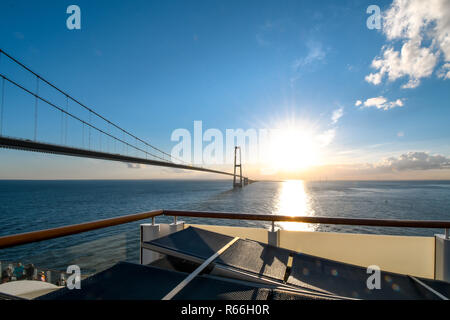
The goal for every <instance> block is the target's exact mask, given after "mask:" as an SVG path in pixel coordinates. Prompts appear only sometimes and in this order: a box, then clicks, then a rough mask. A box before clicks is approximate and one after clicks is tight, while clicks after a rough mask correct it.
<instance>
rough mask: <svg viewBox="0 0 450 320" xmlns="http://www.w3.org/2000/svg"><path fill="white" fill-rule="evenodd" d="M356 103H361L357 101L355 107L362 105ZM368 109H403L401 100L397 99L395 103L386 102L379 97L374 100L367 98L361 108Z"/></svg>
mask: <svg viewBox="0 0 450 320" xmlns="http://www.w3.org/2000/svg"><path fill="white" fill-rule="evenodd" d="M358 102H361V101H360V100H358V101H357V103H356V104H355V105H356V106H359V105H361V104H362V102H361V103H358ZM370 107H375V108H377V109H382V110H389V109H392V108H395V107H403V101H402V100H401V99H397V100H395V101H388V100H387V99H386V98H385V97H383V96H379V97H376V98H369V99H367V100H366V101H364V105H363V106H362V108H370Z"/></svg>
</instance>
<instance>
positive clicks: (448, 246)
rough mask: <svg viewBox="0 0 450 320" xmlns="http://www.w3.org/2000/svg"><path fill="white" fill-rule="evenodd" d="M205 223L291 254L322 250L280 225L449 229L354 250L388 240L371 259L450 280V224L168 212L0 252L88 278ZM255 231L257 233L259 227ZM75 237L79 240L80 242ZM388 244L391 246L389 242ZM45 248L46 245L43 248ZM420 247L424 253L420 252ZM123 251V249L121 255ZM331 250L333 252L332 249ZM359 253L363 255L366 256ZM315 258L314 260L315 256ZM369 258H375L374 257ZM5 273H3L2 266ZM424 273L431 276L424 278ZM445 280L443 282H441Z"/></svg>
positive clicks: (0, 256)
mask: <svg viewBox="0 0 450 320" xmlns="http://www.w3.org/2000/svg"><path fill="white" fill-rule="evenodd" d="M181 218H183V220H186V223H184V222H183V221H179V220H181ZM172 219H173V220H172ZM211 219H214V220H211ZM223 219H227V220H233V222H227V223H224V225H225V226H222V223H221V222H220V220H223ZM143 220H147V221H148V220H151V223H148V222H145V221H144V222H141V223H140V225H139V226H140V235H139V233H138V232H136V231H137V230H136V231H133V230H131V231H130V230H129V229H130V228H128V227H127V228H124V227H123V226H122V225H124V224H128V223H136V222H138V221H143ZM156 220H158V221H156ZM199 221H201V226H203V227H205V228H210V229H211V230H218V231H217V232H221V230H222V229H224V230H225V229H227V228H230V227H231V228H232V227H235V228H234V229H235V230H234V231H236V232H240V233H241V234H242V235H243V236H244V237H246V235H250V234H251V233H253V234H255V235H257V236H258V237H259V238H258V239H257V238H255V239H254V240H257V241H262V240H259V239H265V240H264V241H266V243H269V244H271V245H279V246H281V247H286V248H288V247H287V246H286V243H287V241H288V240H286V239H288V238H289V239H290V240H289V241H291V243H290V245H291V246H292V247H291V248H288V249H291V250H296V251H298V250H300V249H298V248H299V247H301V249H302V250H303V252H304V250H305V245H307V246H309V247H314V250H316V249H317V246H318V244H315V243H314V239H313V238H305V237H309V236H308V233H307V232H306V233H305V232H303V233H302V232H297V233H296V232H290V231H285V230H282V229H280V228H276V224H277V225H278V224H279V223H285V222H294V223H305V224H317V225H342V226H361V227H363V226H365V227H392V228H422V229H423V228H426V229H441V230H442V229H443V230H445V232H444V233H445V235H435V237H434V238H433V237H415V236H400V237H397V238H399V239H398V240H395V239H393V238H389V237H390V236H385V235H381V236H380V237H378V238H377V240H372V239H370V237H372V236H373V235H363V234H359V235H358V236H357V242H360V243H359V244H358V243H354V242H351V243H352V244H351V247H352V248H353V247H355V246H356V245H358V246H360V247H361V246H363V245H362V243H363V242H364V241H366V240H367V241H366V243H368V248H371V249H369V250H365V249H364V248H363V250H365V252H366V251H367V252H368V251H371V250H372V251H373V249H372V245H373V244H376V246H378V247H380V246H379V245H378V244H379V243H376V242H378V241H379V240H382V241H381V242H383V241H391V240H392V242H385V243H387V246H388V248H387V247H383V248H380V249H379V255H378V256H376V257H375V255H373V254H372V256H371V258H373V257H375V258H376V259H378V258H379V257H380V256H383V257H384V259H385V260H386V261H388V262H389V261H394V260H398V258H399V256H398V255H397V253H398V254H399V255H403V256H402V259H403V257H405V259H406V260H405V259H404V260H403V261H406V262H405V263H404V265H408V264H409V265H411V266H410V267H408V269H407V270H406V271H405V272H409V270H412V272H411V274H415V275H418V276H425V277H429V278H437V277H438V275H439V274H442V273H446V272H447V275H444V276H445V277H448V276H449V275H448V274H449V273H450V255H448V254H446V252H450V238H449V230H450V221H442V220H440V221H438V220H398V219H368V218H343V217H319V216H289V215H276V214H255V213H234V212H205V211H186V210H163V209H159V210H153V211H148V212H142V213H137V214H131V215H124V216H119V217H113V218H107V219H102V220H96V221H91V222H84V223H78V224H73V225H67V226H61V227H56V228H51V229H45V230H37V231H31V232H25V233H20V234H13V235H5V236H1V237H0V249H3V250H0V261H1V260H8V259H9V258H10V257H11V256H15V257H18V258H20V260H21V262H24V263H26V262H28V263H29V262H31V263H35V262H36V263H35V264H36V266H38V267H40V266H41V265H42V266H43V267H46V268H56V266H55V265H58V266H57V268H58V269H60V270H63V269H64V270H65V269H66V268H67V266H66V264H70V265H72V264H76V265H80V268H81V269H83V270H85V271H84V273H87V274H93V273H96V272H99V271H101V270H104V269H105V268H108V267H110V266H112V265H113V264H115V263H116V262H118V261H123V260H127V261H137V260H140V262H141V263H144V264H145V263H147V262H148V261H147V260H146V259H153V258H152V256H151V254H150V255H148V254H147V256H146V253H144V251H145V250H144V249H143V246H142V244H143V242H145V241H150V240H151V239H152V238H155V237H160V236H164V235H165V234H167V233H171V232H175V231H177V230H181V229H183V228H185V226H186V225H187V224H190V225H194V226H199V224H198V223H199ZM157 222H158V224H157ZM258 222H260V223H258ZM195 223H197V224H195ZM215 225H216V226H215ZM219 225H220V226H219ZM255 225H256V228H255V227H254V226H255ZM114 226H116V228H114ZM121 226H122V227H121ZM137 227H138V225H136V228H137ZM105 228H110V229H105ZM214 228H216V229H214ZM232 229H233V228H232ZM95 230H97V231H95ZM102 230H103V231H102ZM228 230H230V229H228ZM353 231H354V229H353ZM353 231H352V232H353ZM224 232H225V231H224ZM441 233H442V232H441ZM310 234H311V236H312V237H317V233H315V232H312V233H310ZM314 234H316V235H314ZM348 235H349V233H346V234H345V233H342V232H340V233H330V232H325V233H321V235H319V236H320V237H321V239H322V240H324V239H325V238H327V239H328V238H329V239H331V240H326V241H322V242H324V243H325V246H329V245H331V246H334V247H336V250H337V251H339V250H341V248H340V247H342V248H344V247H345V245H341V244H342V243H343V242H339V241H347V240H345V239H344V238H347V239H348V238H349V237H348ZM69 236H74V238H73V237H69ZM61 237H68V238H67V239H65V241H58V242H55V241H53V242H52V241H51V240H52V239H56V238H61ZM250 238H251V237H250ZM388 238H389V240H387V239H388ZM305 239H306V240H305ZM355 239H356V237H355ZM364 239H366V240H364ZM383 239H384V240H383ZM335 240H338V241H335ZM394 240H395V241H397V243H396V244H395V243H394ZM283 241H284V242H283ZM40 242H44V243H43V244H41V243H40ZM381 242H380V243H381ZM33 243H35V244H33ZM22 245H24V247H18V246H22ZM418 245H419V247H420V248H422V249H418V248H419V247H418ZM118 248H120V252H119V253H118V251H119V249H118ZM352 248H348V242H347V248H346V249H345V250H347V251H352V250H353V249H352ZM325 249H326V250H328V249H329V248H325ZM333 250H334V249H333ZM355 250H356V249H355ZM420 250H421V251H420ZM328 251H329V250H328ZM337 251H336V252H335V255H337V254H338V252H337ZM11 252H12V253H11ZM352 252H353V251H352ZM358 252H361V250H360V251H358ZM312 254H314V252H313V253H312ZM368 254H370V252H369V253H368ZM44 255H48V256H49V257H50V258H47V257H43V256H44ZM350 256H351V257H350V258H355V257H354V256H355V254H353V256H352V254H351V252H350ZM22 258H23V259H22ZM48 259H54V260H55V261H57V260H58V261H60V262H61V263H59V262H58V263H56V264H52V265H51V266H50V265H49V266H47V265H46V262H48V261H49V260H48ZM376 259H375V260H376ZM408 259H409V260H408ZM25 260H27V261H25ZM94 260H95V262H101V263H98V264H97V263H94ZM360 260H361V259H360ZM422 260H427V261H428V260H429V261H430V262H429V263H428V262H427V263H426V264H424V263H422V262H420V261H422ZM447 260H448V261H447ZM16 261H19V260H16ZM376 261H378V260H376ZM408 261H409V262H408ZM37 262H39V263H40V264H41V265H39V264H37ZM350 262H352V261H350ZM63 263H64V264H63ZM380 263H381V262H380ZM59 264H61V266H59ZM355 264H358V261H356V260H355ZM93 265H95V266H96V267H95V269H89V268H90V267H91V266H93ZM414 265H417V267H415V266H414ZM0 269H2V267H1V264H0ZM415 269H417V270H418V271H417V272H416V271H415ZM419 269H420V270H419ZM422 270H425V271H423V272H422ZM0 271H1V270H0ZM394 271H395V270H394ZM400 271H402V270H400ZM444 276H443V277H444ZM439 277H440V278H442V277H441V276H439ZM445 277H444V278H445ZM449 279H450V278H449Z"/></svg>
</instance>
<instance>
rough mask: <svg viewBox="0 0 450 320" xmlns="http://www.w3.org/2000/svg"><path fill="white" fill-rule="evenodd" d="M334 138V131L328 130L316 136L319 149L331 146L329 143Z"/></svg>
mask: <svg viewBox="0 0 450 320" xmlns="http://www.w3.org/2000/svg"><path fill="white" fill-rule="evenodd" d="M335 137H336V130H335V129H329V130H326V131H324V132H322V133H321V134H320V135H318V136H317V142H318V143H319V145H320V146H321V147H326V146H328V145H329V144H331V142H333V140H334V138H335Z"/></svg>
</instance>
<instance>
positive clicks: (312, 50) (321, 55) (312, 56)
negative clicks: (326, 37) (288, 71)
mask: <svg viewBox="0 0 450 320" xmlns="http://www.w3.org/2000/svg"><path fill="white" fill-rule="evenodd" d="M306 46H307V47H308V54H307V55H306V56H305V57H303V58H300V59H297V60H295V61H294V63H293V65H292V67H293V68H294V70H295V71H297V70H298V69H299V68H301V67H304V66H306V65H309V64H311V63H313V62H316V61H321V60H324V59H325V56H326V52H325V50H324V49H323V47H322V44H321V43H320V42H317V41H308V42H307V43H306Z"/></svg>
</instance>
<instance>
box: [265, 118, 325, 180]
mask: <svg viewBox="0 0 450 320" xmlns="http://www.w3.org/2000/svg"><path fill="white" fill-rule="evenodd" d="M277 128H278V129H274V130H272V131H271V135H270V146H269V150H270V152H269V153H268V154H269V156H270V160H269V164H270V166H271V167H272V168H273V169H275V170H277V171H288V172H294V171H300V170H305V169H308V168H310V167H312V166H315V165H318V164H319V161H320V147H321V140H322V136H321V135H320V134H317V133H316V132H315V130H313V129H312V128H311V126H308V125H305V124H303V125H295V124H289V125H284V126H283V125H280V126H277Z"/></svg>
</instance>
